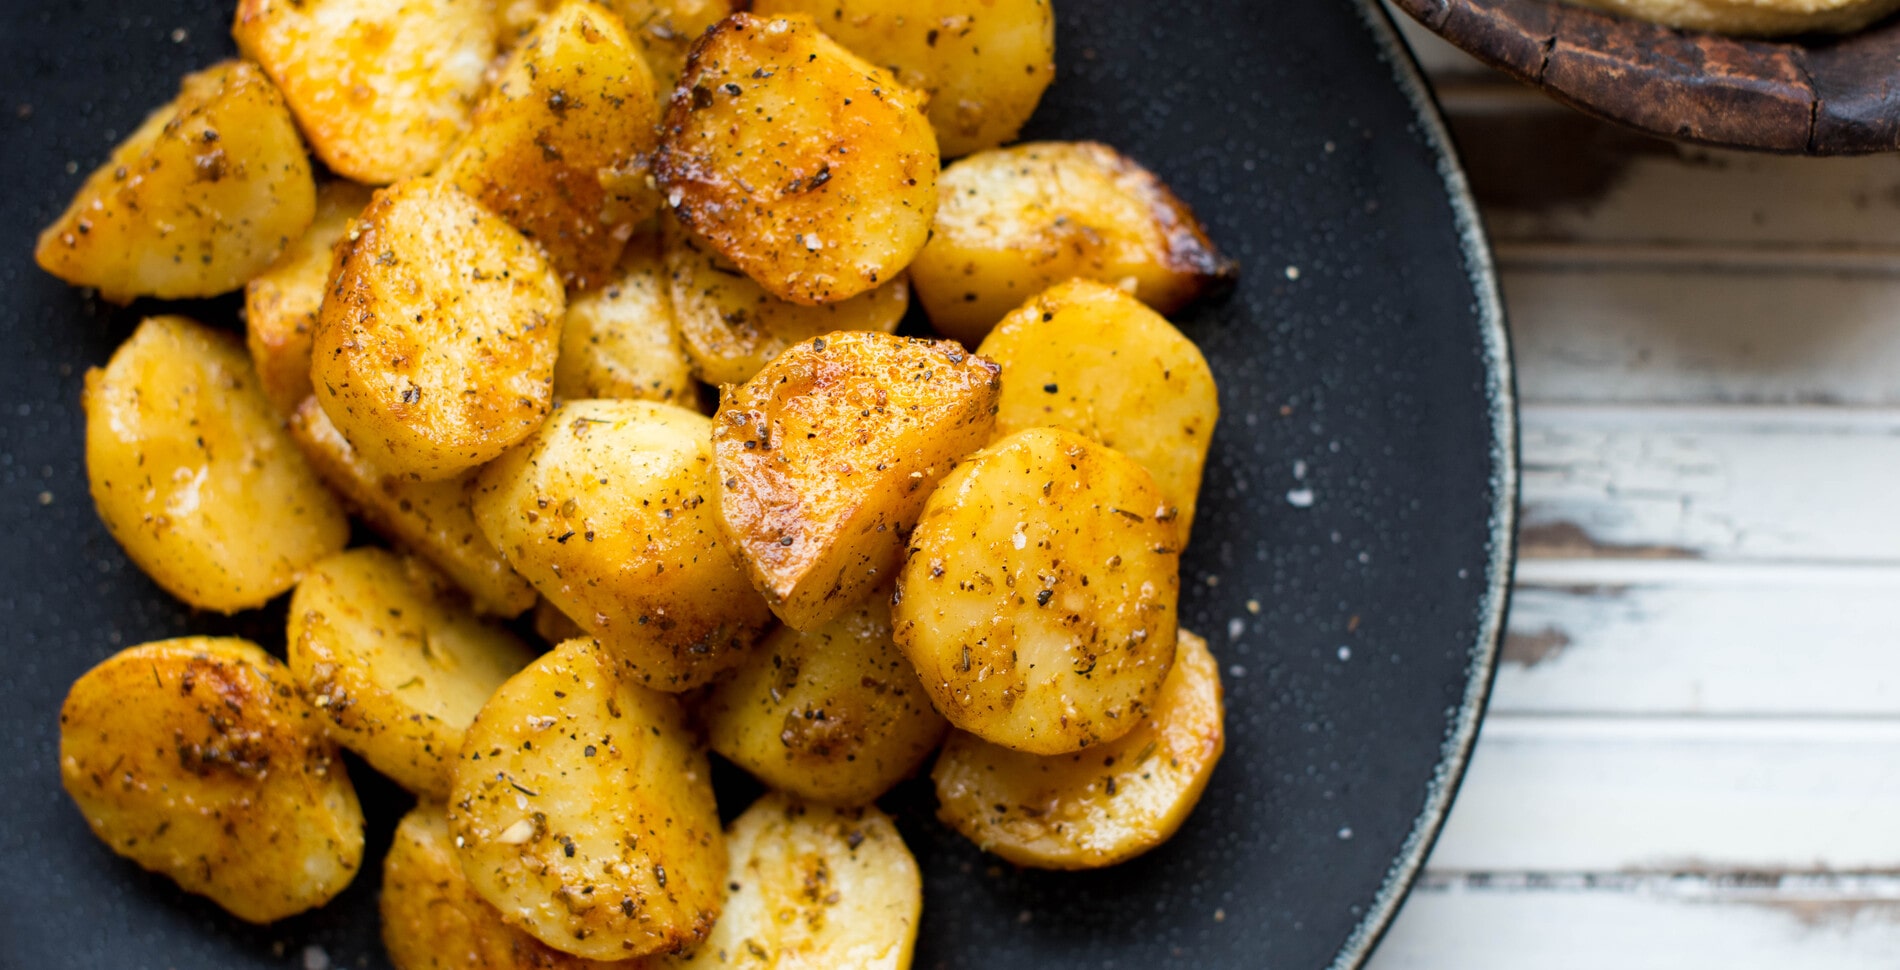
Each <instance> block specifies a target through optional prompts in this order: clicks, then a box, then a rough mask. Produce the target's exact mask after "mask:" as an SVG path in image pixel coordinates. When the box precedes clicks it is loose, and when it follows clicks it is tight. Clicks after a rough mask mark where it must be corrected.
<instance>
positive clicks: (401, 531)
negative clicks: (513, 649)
mask: <svg viewBox="0 0 1900 970" xmlns="http://www.w3.org/2000/svg"><path fill="white" fill-rule="evenodd" d="M290 437H291V438H292V439H293V440H295V441H296V442H297V447H299V448H301V449H303V453H304V457H306V458H308V459H309V460H310V467H312V468H314V469H316V471H317V475H318V476H319V477H321V478H322V479H323V480H324V481H325V482H327V483H328V484H329V486H330V487H331V488H333V489H335V490H336V492H337V494H339V495H341V496H342V497H343V500H344V501H345V502H346V503H347V504H349V505H350V506H352V507H353V508H354V510H355V511H356V514H357V515H359V516H361V517H362V519H363V521H365V522H367V523H369V526H370V528H372V529H375V530H376V531H377V532H380V533H382V534H383V536H384V537H385V538H387V539H389V540H390V541H391V542H394V543H396V544H398V545H400V546H402V547H404V548H406V549H407V550H409V551H410V552H413V553H415V554H416V555H419V556H421V557H423V558H424V559H427V560H429V561H430V562H432V563H434V564H435V567H436V568H437V569H440V570H442V572H443V573H444V574H446V575H447V576H448V577H449V578H450V579H451V580H454V581H455V584H456V585H458V586H460V587H462V589H463V590H464V591H465V592H467V593H468V595H469V599H470V600H471V601H472V603H473V604H474V606H475V608H476V609H477V610H478V611H480V612H483V613H489V614H493V615H495V616H500V617H512V616H519V615H521V613H522V611H524V610H526V609H527V608H528V607H530V606H532V605H534V587H532V586H529V585H528V581H527V580H525V579H522V578H521V577H520V576H519V575H517V574H516V573H515V570H514V567H512V566H510V565H508V560H506V559H504V558H502V555H501V551H500V550H498V549H496V548H495V547H494V545H493V544H491V543H490V542H489V541H488V537H487V536H485V535H482V530H481V527H480V526H478V525H476V524H475V507H474V503H473V498H474V491H475V482H474V476H473V475H472V474H470V475H464V476H462V477H461V478H451V479H447V480H444V481H440V482H417V481H411V480H409V479H406V478H400V477H397V476H395V475H390V474H386V473H384V472H382V471H380V470H378V469H377V468H376V467H375V466H373V465H371V464H370V463H369V462H367V461H364V460H363V456H361V455H359V454H357V453H356V449H354V448H351V447H350V443H349V441H348V440H346V439H345V438H344V437H343V433H342V432H341V431H338V430H337V429H336V425H334V424H332V423H330V416H329V415H327V414H324V413H323V408H321V407H318V406H317V400H316V398H306V399H305V400H304V402H303V406H302V407H299V408H298V409H297V413H295V414H293V415H291V416H290Z"/></svg>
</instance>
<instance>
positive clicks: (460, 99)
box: [231, 0, 499, 185]
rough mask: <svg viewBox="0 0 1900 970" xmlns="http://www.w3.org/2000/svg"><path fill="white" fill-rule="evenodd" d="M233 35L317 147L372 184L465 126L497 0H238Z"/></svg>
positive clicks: (421, 160) (395, 175) (403, 169)
mask: <svg viewBox="0 0 1900 970" xmlns="http://www.w3.org/2000/svg"><path fill="white" fill-rule="evenodd" d="M231 35H232V36H233V37H235V38H237V44H238V50H240V51H243V53H244V56H245V57H248V58H250V59H251V60H254V61H256V62H257V63H259V64H261V65H263V67H264V71H265V72H266V73H268V74H269V75H270V76H271V79H272V80H274V81H276V82H277V86H278V87H279V88H282V89H283V92H284V100H286V101H288V102H289V103H290V110H291V111H292V112H294V113H295V114H296V116H297V123H298V125H299V126H300V127H301V128H302V129H303V133H304V137H305V138H308V139H309V140H310V148H311V150H312V151H314V152H316V154H317V157H318V158H320V159H322V160H323V163H324V164H325V165H327V166H329V167H330V170H331V171H333V172H335V173H337V174H338V175H341V176H343V177H345V178H348V179H351V180H353V181H356V182H363V183H366V184H369V185H385V184H388V183H390V182H395V181H398V180H400V179H405V178H409V177H411V176H415V175H421V174H423V173H425V172H427V171H429V170H430V169H432V168H434V167H435V165H436V163H437V162H438V161H440V160H441V159H442V156H443V155H444V154H446V153H447V152H448V150H449V146H450V145H452V144H454V142H455V140H456V138H458V137H460V136H461V134H462V132H463V131H465V130H466V129H467V128H468V119H469V113H470V112H471V111H473V110H474V107H475V101H476V99H477V98H478V97H479V96H480V94H481V90H482V83H483V79H484V78H483V76H484V74H485V72H486V71H487V69H488V64H489V62H490V61H491V60H493V59H494V57H495V52H496V49H497V42H498V39H499V38H498V37H497V36H496V23H495V15H494V11H493V6H492V5H491V4H489V3H486V2H483V3H474V2H469V0H238V5H237V19H236V22H235V23H234V24H233V25H232V27H231Z"/></svg>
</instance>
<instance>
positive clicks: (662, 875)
mask: <svg viewBox="0 0 1900 970" xmlns="http://www.w3.org/2000/svg"><path fill="white" fill-rule="evenodd" d="M653 878H654V879H655V880H656V881H658V882H659V884H660V888H661V889H665V888H666V867H665V866H654V867H653Z"/></svg>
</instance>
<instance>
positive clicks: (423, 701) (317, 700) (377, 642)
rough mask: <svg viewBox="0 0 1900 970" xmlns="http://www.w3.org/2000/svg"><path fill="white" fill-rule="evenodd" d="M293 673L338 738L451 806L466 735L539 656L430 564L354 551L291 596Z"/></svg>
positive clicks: (317, 571)
mask: <svg viewBox="0 0 1900 970" xmlns="http://www.w3.org/2000/svg"><path fill="white" fill-rule="evenodd" d="M285 642H286V643H288V644H289V651H288V654H289V660H290V670H291V672H292V673H293V674H295V675H296V678H297V686H298V687H299V689H301V690H302V691H303V692H304V696H305V697H306V698H308V699H309V700H310V703H311V704H313V705H315V706H316V708H317V709H318V710H320V711H322V712H323V713H324V714H326V715H329V718H330V720H331V722H332V724H333V725H334V726H335V734H334V736H335V737H336V739H337V740H338V741H339V742H341V743H342V745H343V746H344V747H346V748H349V749H350V750H351V751H354V752H356V753H357V754H359V755H362V756H363V760H365V761H368V762H369V763H370V767H372V768H375V769H376V770H377V771H380V772H382V773H383V774H385V775H388V776H389V777H391V778H393V779H395V780H396V782H397V784H400V785H402V786H403V787H404V788H407V789H409V790H410V791H412V792H415V793H416V794H418V795H422V796H424V797H429V798H447V797H448V795H449V772H450V768H451V767H452V766H453V765H454V762H455V755H456V753H457V752H459V751H460V750H461V749H462V732H463V731H464V730H466V729H467V727H468V725H469V722H470V721H473V720H475V713H476V712H477V711H480V710H481V709H482V705H483V704H485V703H487V702H488V696H489V695H490V694H493V693H494V692H495V688H497V687H500V686H501V684H502V682H503V681H505V680H507V679H508V678H509V677H510V676H512V675H513V674H514V673H515V671H517V670H520V669H521V668H522V667H525V666H527V665H528V661H530V660H532V659H534V653H533V652H532V651H530V650H529V649H528V647H527V644H524V643H522V642H521V641H520V640H519V639H516V637H515V635H514V634H512V633H509V632H508V631H507V630H504V629H502V628H501V627H499V626H495V625H493V624H489V623H484V622H482V621H481V620H479V619H477V618H476V617H475V616H474V615H473V614H471V613H470V612H469V610H468V606H467V605H466V604H465V603H462V602H458V601H457V598H456V597H453V596H452V595H450V591H449V589H448V581H447V580H446V579H444V578H443V577H442V576H441V575H440V574H438V573H436V571H435V570H433V569H431V568H429V567H428V566H426V565H424V564H422V563H420V562H417V561H415V560H405V559H403V558H402V557H400V556H397V555H395V554H394V553H390V552H385V551H384V550H381V549H352V550H350V551H348V552H344V553H339V554H337V555H334V556H331V557H329V558H327V559H324V560H322V561H320V562H318V563H317V564H316V565H314V566H311V567H310V570H309V571H308V572H306V573H305V574H304V577H303V580H302V581H301V582H299V583H298V584H297V591H296V592H295V593H293V594H291V597H290V629H289V632H288V633H287V634H286V637H285Z"/></svg>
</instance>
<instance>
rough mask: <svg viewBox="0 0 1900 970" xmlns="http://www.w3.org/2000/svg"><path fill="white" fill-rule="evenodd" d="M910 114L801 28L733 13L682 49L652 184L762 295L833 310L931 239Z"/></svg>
mask: <svg viewBox="0 0 1900 970" xmlns="http://www.w3.org/2000/svg"><path fill="white" fill-rule="evenodd" d="M922 107H923V96H922V95H920V94H918V93H917V92H915V91H912V90H910V89H909V88H907V87H904V86H903V85H902V84H899V83H898V82H897V80H896V79H895V78H893V77H891V76H890V74H888V73H887V72H885V71H884V70H882V69H880V68H877V67H873V66H872V65H871V64H869V63H867V62H865V61H864V60H863V59H862V58H859V57H858V56H857V55H856V54H853V53H851V52H850V51H848V50H845V49H844V48H843V47H840V46H838V43H837V42H836V41H833V40H832V39H831V38H829V37H826V36H825V35H824V34H823V33H822V32H820V31H819V30H818V28H816V27H815V26H813V25H812V22H811V21H810V20H808V19H806V18H804V17H779V18H769V19H768V18H763V17H754V16H751V15H750V14H743V13H741V14H734V15H732V16H731V17H728V18H726V19H725V20H723V21H720V23H719V25H718V26H717V27H715V28H714V29H713V30H712V31H711V32H709V33H708V34H706V36H705V37H703V38H702V39H701V40H700V41H699V43H698V44H697V45H695V46H694V48H693V54H692V57H691V58H690V59H689V60H688V61H687V64H686V73H685V74H684V75H682V76H681V78H680V83H679V87H678V88H677V89H676V90H675V91H674V92H673V100H672V103H671V105H670V106H669V107H668V109H667V116H666V124H665V129H664V133H663V135H662V137H661V141H660V151H659V155H658V156H657V157H656V158H655V161H654V173H655V174H656V175H657V176H658V178H659V181H660V188H661V190H662V191H663V192H665V193H666V201H667V203H668V204H669V205H671V206H672V207H673V212H674V213H675V214H676V215H678V216H679V217H680V219H681V221H683V222H684V223H685V224H686V225H687V226H689V227H691V228H692V229H693V231H695V232H697V233H698V234H699V235H700V236H701V237H703V238H704V239H706V240H707V241H708V242H710V243H711V244H712V245H713V247H714V248H716V249H718V250H719V252H720V254H721V255H723V256H725V257H726V258H727V259H728V260H731V261H732V263H733V264H734V265H736V266H738V267H739V268H740V269H741V270H744V271H745V273H746V275H747V276H750V277H752V278H753V279H754V280H757V281H758V283H759V285H760V286H763V287H765V289H766V291H767V292H769V293H771V294H772V295H773V296H776V297H778V298H780V299H783V300H790V301H792V302H794V303H806V304H819V303H837V302H840V301H842V300H848V299H850V298H851V297H854V296H856V295H858V294H859V293H863V292H865V291H867V290H871V289H874V288H876V287H877V286H878V285H880V284H882V283H886V282H889V281H890V280H891V279H892V278H893V277H895V276H896V275H897V274H898V273H900V272H902V271H903V269H904V267H905V266H907V265H909V264H910V261H911V259H912V258H914V257H915V256H916V255H917V251H918V250H919V249H921V248H923V245H924V241H925V239H927V238H928V237H929V235H930V220H931V217H932V215H933V214H934V213H935V212H936V210H937V167H938V160H937V138H936V135H934V134H933V133H932V132H931V130H930V121H929V119H927V118H925V117H924V114H923V111H922Z"/></svg>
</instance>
